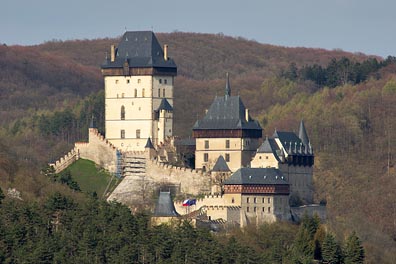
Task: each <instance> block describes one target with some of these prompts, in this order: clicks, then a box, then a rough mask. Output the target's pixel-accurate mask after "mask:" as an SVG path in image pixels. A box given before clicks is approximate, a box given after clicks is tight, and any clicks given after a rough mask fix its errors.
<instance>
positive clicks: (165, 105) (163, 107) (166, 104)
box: [157, 98, 173, 111]
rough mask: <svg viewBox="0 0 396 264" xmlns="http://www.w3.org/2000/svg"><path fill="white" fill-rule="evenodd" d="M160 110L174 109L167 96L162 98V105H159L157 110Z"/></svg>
mask: <svg viewBox="0 0 396 264" xmlns="http://www.w3.org/2000/svg"><path fill="white" fill-rule="evenodd" d="M159 110H166V111H173V107H172V106H171V105H170V103H169V102H168V100H166V98H162V100H161V103H160V105H159V106H158V109H157V111H159Z"/></svg>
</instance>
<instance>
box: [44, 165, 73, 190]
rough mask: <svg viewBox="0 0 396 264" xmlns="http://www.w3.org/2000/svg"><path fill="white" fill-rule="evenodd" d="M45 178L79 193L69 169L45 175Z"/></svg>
mask: <svg viewBox="0 0 396 264" xmlns="http://www.w3.org/2000/svg"><path fill="white" fill-rule="evenodd" d="M47 176H49V177H50V179H51V180H52V181H54V182H59V183H61V184H65V185H67V186H69V188H70V189H72V190H74V191H81V189H80V186H79V185H78V183H77V182H76V181H74V180H73V178H72V175H71V173H70V170H69V169H66V170H64V171H62V172H60V173H47Z"/></svg>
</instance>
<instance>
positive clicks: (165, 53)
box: [164, 44, 168, 61]
mask: <svg viewBox="0 0 396 264" xmlns="http://www.w3.org/2000/svg"><path fill="white" fill-rule="evenodd" d="M164 60H165V61H167V60H168V45H166V44H165V45H164Z"/></svg>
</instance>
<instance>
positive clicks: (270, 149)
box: [257, 137, 282, 160]
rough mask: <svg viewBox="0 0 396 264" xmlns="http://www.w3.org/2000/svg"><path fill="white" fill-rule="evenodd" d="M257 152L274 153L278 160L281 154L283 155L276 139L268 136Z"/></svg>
mask: <svg viewBox="0 0 396 264" xmlns="http://www.w3.org/2000/svg"><path fill="white" fill-rule="evenodd" d="M257 153H272V154H273V155H274V156H275V158H276V159H277V160H280V158H279V156H280V155H282V150H281V149H279V147H278V145H277V144H276V141H275V139H273V138H268V137H267V138H266V139H265V140H264V142H263V144H261V146H260V147H259V148H258V149H257Z"/></svg>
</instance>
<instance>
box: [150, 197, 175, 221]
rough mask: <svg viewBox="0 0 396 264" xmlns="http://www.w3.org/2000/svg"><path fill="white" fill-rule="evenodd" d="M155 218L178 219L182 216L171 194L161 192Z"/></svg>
mask: <svg viewBox="0 0 396 264" xmlns="http://www.w3.org/2000/svg"><path fill="white" fill-rule="evenodd" d="M154 216H158V217H160V216H162V217H164V216H165V217H176V216H180V215H179V214H178V213H177V212H176V209H175V205H174V204H173V202H172V198H171V195H170V192H160V195H159V197H158V201H157V204H156V205H155V209H154Z"/></svg>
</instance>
